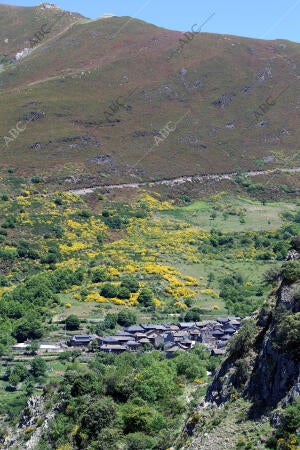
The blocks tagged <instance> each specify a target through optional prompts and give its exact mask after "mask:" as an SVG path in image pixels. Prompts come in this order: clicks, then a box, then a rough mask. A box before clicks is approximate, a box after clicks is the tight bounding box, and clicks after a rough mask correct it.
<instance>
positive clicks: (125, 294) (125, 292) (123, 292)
mask: <svg viewBox="0 0 300 450" xmlns="http://www.w3.org/2000/svg"><path fill="white" fill-rule="evenodd" d="M118 298H121V299H123V300H127V299H129V298H130V290H129V289H128V288H126V287H122V286H120V287H119V289H118Z"/></svg>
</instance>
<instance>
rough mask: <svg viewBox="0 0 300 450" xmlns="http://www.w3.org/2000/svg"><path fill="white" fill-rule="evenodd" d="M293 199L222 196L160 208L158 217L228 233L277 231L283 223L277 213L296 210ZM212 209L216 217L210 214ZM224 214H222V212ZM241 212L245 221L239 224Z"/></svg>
mask: <svg viewBox="0 0 300 450" xmlns="http://www.w3.org/2000/svg"><path fill="white" fill-rule="evenodd" d="M295 209H296V202H288V203H285V202H266V203H265V204H262V203H261V202H259V201H255V200H251V199H247V198H239V197H229V196H224V197H223V198H222V199H221V200H219V201H203V200H202V201H198V202H194V203H192V204H190V205H188V206H183V207H180V208H174V209H172V210H168V211H162V212H160V213H159V215H160V216H165V217H166V216H167V217H170V218H172V219H174V220H177V221H184V222H187V223H189V224H190V225H193V226H196V227H199V228H201V229H204V230H210V229H211V228H217V229H218V230H220V231H222V232H224V233H227V232H243V231H265V230H276V229H278V228H280V227H281V226H282V224H283V220H282V218H281V217H280V215H281V214H282V213H284V212H288V211H291V212H293V211H295ZM213 212H215V213H216V217H215V218H212V217H211V214H212V213H213ZM226 212H227V214H228V215H226V216H225V217H224V214H226ZM239 213H242V214H243V216H244V219H245V223H240V216H239Z"/></svg>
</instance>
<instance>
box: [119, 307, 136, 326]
mask: <svg viewBox="0 0 300 450" xmlns="http://www.w3.org/2000/svg"><path fill="white" fill-rule="evenodd" d="M117 320H118V324H119V325H121V326H122V327H129V326H130V325H134V324H136V322H137V316H136V314H135V313H134V311H130V310H126V309H123V310H122V311H120V312H119V313H118V319H117Z"/></svg>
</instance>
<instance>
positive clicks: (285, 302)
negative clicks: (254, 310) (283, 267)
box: [206, 250, 300, 409]
mask: <svg viewBox="0 0 300 450" xmlns="http://www.w3.org/2000/svg"><path fill="white" fill-rule="evenodd" d="M299 256H300V255H299V252H298V251H296V250H292V251H290V252H289V254H288V256H287V260H297V259H299ZM296 286H299V283H298V284H297V282H296V283H293V284H291V283H287V281H286V280H284V279H282V280H281V284H280V287H279V288H278V290H277V292H276V295H275V300H276V303H275V306H274V308H272V309H270V310H269V311H268V312H266V311H265V310H262V311H261V312H260V313H259V315H258V316H257V317H256V318H255V320H256V325H257V328H256V329H257V335H256V338H255V340H254V344H253V345H252V347H251V349H248V351H247V352H246V353H245V354H243V355H241V354H238V355H234V354H233V355H231V356H230V357H228V358H227V359H226V360H225V361H224V362H223V363H222V365H221V367H220V369H219V371H218V373H217V375H216V377H215V379H214V380H213V382H212V384H211V386H210V387H209V389H208V392H207V395H206V401H208V402H212V403H216V404H217V405H221V404H222V403H225V402H226V401H227V400H229V398H230V397H231V395H232V392H233V390H235V389H237V390H239V391H240V393H241V394H242V395H243V397H245V398H248V399H249V400H251V401H253V402H254V404H255V405H256V406H258V407H260V408H262V409H265V408H275V407H276V406H277V405H278V403H279V402H281V403H282V404H286V403H288V402H290V401H292V400H293V399H294V398H295V396H296V395H299V394H300V348H295V347H293V348H289V347H286V345H285V344H286V343H285V342H284V338H282V336H281V335H280V327H281V325H282V321H283V320H284V317H286V316H287V315H288V316H289V317H296V314H297V313H299V311H300V302H299V294H295V292H296V291H295V288H296ZM294 315H295V316H294ZM297 317H298V315H297ZM296 323H297V327H298V322H296ZM297 327H296V329H294V330H293V332H294V334H295V335H296V336H297V339H296V342H297V343H298V342H299V329H298V328H297ZM297 330H298V331H297ZM282 341H283V342H282ZM296 347H297V344H296ZM238 361H242V363H243V364H244V368H245V365H248V367H247V371H245V373H246V374H247V375H246V379H244V380H243V383H242V386H241V384H240V381H239V380H238V379H237V362H238Z"/></svg>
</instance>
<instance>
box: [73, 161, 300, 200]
mask: <svg viewBox="0 0 300 450" xmlns="http://www.w3.org/2000/svg"><path fill="white" fill-rule="evenodd" d="M280 172H291V173H295V172H300V167H291V168H283V169H272V170H257V171H254V170H253V171H248V172H244V173H241V175H242V176H244V177H256V176H259V175H272V174H276V173H280ZM236 176H237V172H231V173H219V174H211V175H209V174H202V175H191V176H182V177H179V178H170V179H163V180H157V181H145V182H141V183H123V184H104V185H99V186H92V187H89V188H82V189H73V190H71V191H68V192H69V193H70V194H77V195H86V194H91V193H92V192H94V191H95V190H97V189H126V188H133V189H138V188H140V187H151V186H159V185H166V186H174V185H176V184H184V183H188V182H189V183H192V182H204V181H209V180H215V181H217V182H218V181H223V180H232V179H233V178H234V177H236Z"/></svg>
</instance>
